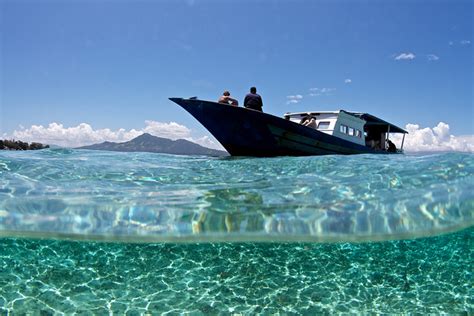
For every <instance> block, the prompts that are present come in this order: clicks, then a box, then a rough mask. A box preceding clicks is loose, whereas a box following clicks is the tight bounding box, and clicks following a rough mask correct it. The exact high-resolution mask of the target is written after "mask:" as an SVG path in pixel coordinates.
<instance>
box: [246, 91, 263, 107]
mask: <svg viewBox="0 0 474 316" xmlns="http://www.w3.org/2000/svg"><path fill="white" fill-rule="evenodd" d="M244 107H246V108H248V109H253V110H257V111H260V112H262V107H263V102H262V97H261V96H260V95H258V94H257V88H255V87H252V88H250V93H249V94H247V95H246V96H245V99H244Z"/></svg>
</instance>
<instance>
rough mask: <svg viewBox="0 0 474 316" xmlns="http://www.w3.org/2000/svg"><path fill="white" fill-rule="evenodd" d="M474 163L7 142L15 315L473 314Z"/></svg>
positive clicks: (5, 240)
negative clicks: (23, 146) (192, 153)
mask: <svg viewBox="0 0 474 316" xmlns="http://www.w3.org/2000/svg"><path fill="white" fill-rule="evenodd" d="M473 171H474V155H472V154H459V153H448V154H436V155H426V156H410V155H404V156H403V155H395V156H376V155H359V156H326V157H281V158H269V159H253V158H208V157H183V156H171V155H157V154H147V153H114V152H97V151H86V150H82V151H80V150H66V149H50V150H42V151H35V152H5V151H3V152H0V236H2V238H0V268H1V269H0V315H3V314H5V313H8V312H11V311H13V312H15V313H17V314H22V313H28V312H31V311H39V312H44V313H47V314H48V313H66V314H71V313H74V312H79V313H82V312H86V314H87V313H96V314H103V313H109V312H110V311H112V312H114V313H118V314H122V313H124V312H127V313H129V314H131V315H134V314H140V313H147V312H150V313H159V312H172V313H174V314H177V313H188V312H189V313H191V314H220V313H223V314H227V313H243V314H255V313H266V314H274V313H282V314H293V313H299V314H300V313H302V314H315V313H326V314H327V313H334V312H340V313H407V312H412V313H420V314H421V313H435V314H437V313H468V314H470V313H473V312H474V309H473V305H474V304H473V303H474V302H473V300H474V299H473V297H474V290H473V286H472V284H473V278H472V271H473V270H474V269H473V263H474V260H473V259H474V258H473V250H472V249H473V247H472V240H473V237H474V228H473V223H474V172H473ZM19 237H27V238H19ZM58 238H59V239H58ZM64 239H68V240H64ZM91 240H92V241H91ZM94 240H96V241H94ZM97 240H101V241H103V240H105V241H113V242H97ZM223 241H227V242H223ZM229 241H232V243H229ZM262 241H265V242H271V243H262ZM355 241H358V242H355ZM361 241H363V242H361ZM137 242H140V243H137ZM145 242H146V243H145ZM163 242H166V243H163ZM178 242H179V243H178ZM183 242H185V243H183ZM328 242H329V243H328Z"/></svg>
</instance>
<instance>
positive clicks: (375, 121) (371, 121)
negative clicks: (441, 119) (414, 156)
mask: <svg viewBox="0 0 474 316" xmlns="http://www.w3.org/2000/svg"><path fill="white" fill-rule="evenodd" d="M339 112H344V113H347V114H349V115H352V116H355V117H358V118H360V119H362V120H364V121H366V123H365V126H377V127H380V128H381V129H382V128H383V129H385V130H387V131H388V127H389V126H390V133H403V134H408V132H407V131H406V130H404V129H403V128H400V127H398V126H396V125H393V124H391V123H389V122H387V121H384V120H382V119H380V118H378V117H376V116H373V115H372V114H369V113H361V112H352V111H345V110H339V111H306V112H288V113H285V116H293V115H300V116H304V115H318V114H339Z"/></svg>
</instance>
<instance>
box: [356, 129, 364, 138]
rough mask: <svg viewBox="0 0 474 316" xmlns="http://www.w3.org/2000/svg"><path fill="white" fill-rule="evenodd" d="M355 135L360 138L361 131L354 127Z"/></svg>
mask: <svg viewBox="0 0 474 316" xmlns="http://www.w3.org/2000/svg"><path fill="white" fill-rule="evenodd" d="M355 136H357V137H359V138H362V132H361V131H360V130H358V129H356V135H355Z"/></svg>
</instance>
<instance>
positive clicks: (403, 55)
mask: <svg viewBox="0 0 474 316" xmlns="http://www.w3.org/2000/svg"><path fill="white" fill-rule="evenodd" d="M415 57H416V56H415V54H413V53H401V54H400V55H398V56H396V57H395V60H412V59H415Z"/></svg>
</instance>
